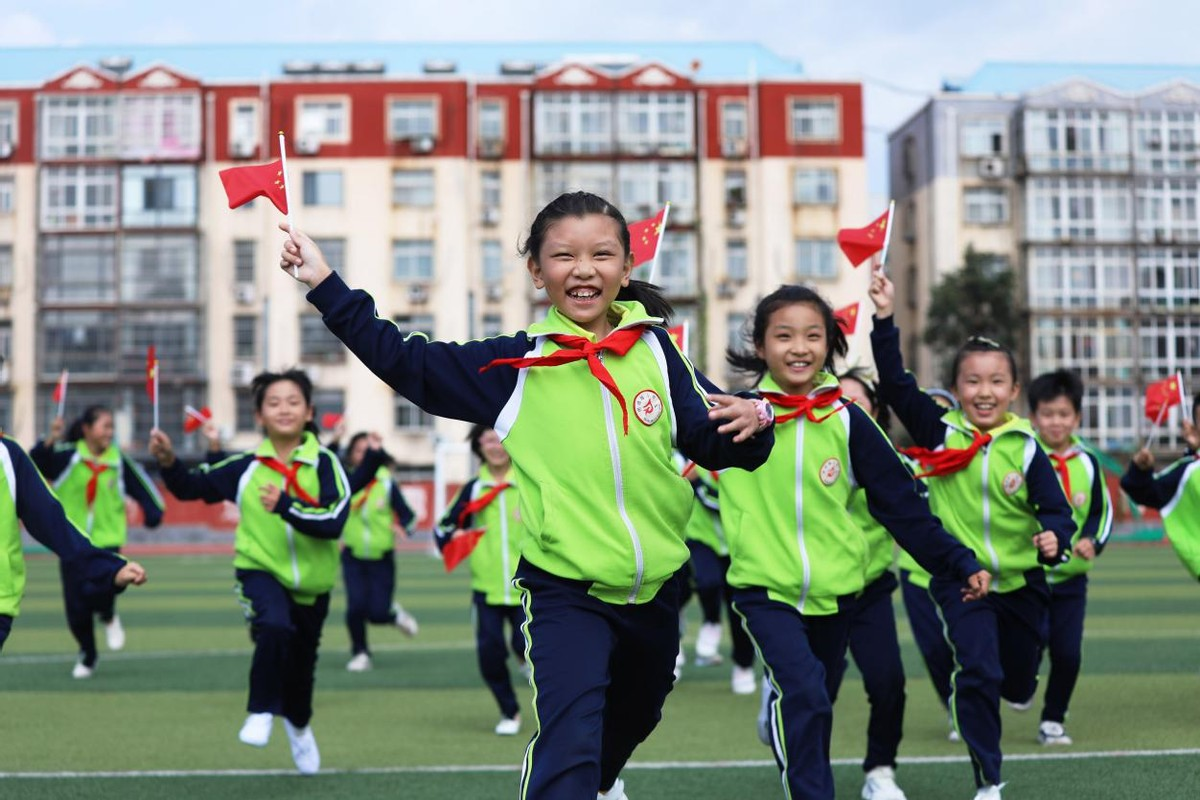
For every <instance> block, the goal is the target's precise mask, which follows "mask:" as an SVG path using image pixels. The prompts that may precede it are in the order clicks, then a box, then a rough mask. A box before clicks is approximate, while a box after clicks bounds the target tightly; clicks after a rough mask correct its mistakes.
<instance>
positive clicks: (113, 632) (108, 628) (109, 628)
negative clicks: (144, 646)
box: [104, 614, 125, 650]
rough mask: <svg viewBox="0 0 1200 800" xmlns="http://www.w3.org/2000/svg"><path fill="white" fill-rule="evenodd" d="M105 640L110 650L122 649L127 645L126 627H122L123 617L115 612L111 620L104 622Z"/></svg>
mask: <svg viewBox="0 0 1200 800" xmlns="http://www.w3.org/2000/svg"><path fill="white" fill-rule="evenodd" d="M104 642H105V643H106V644H107V645H108V649H109V650H120V649H121V648H122V647H124V646H125V629H124V628H123V627H121V618H120V617H118V616H117V615H116V614H113V618H112V620H111V621H109V622H106V623H104Z"/></svg>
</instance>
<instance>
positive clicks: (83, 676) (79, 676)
mask: <svg viewBox="0 0 1200 800" xmlns="http://www.w3.org/2000/svg"><path fill="white" fill-rule="evenodd" d="M95 672H96V668H95V667H94V666H93V667H89V666H88V665H87V664H84V663H83V659H82V658H80V659H78V660H76V661H75V666H74V667H72V668H71V677H72V678H74V679H75V680H77V681H82V680H87V679H88V678H90V677H92V675H93V674H94V673H95Z"/></svg>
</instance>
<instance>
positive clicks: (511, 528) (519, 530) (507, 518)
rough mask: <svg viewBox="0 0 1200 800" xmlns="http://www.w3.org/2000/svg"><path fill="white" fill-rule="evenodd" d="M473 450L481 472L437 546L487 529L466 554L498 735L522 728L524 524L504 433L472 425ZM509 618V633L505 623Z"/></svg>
mask: <svg viewBox="0 0 1200 800" xmlns="http://www.w3.org/2000/svg"><path fill="white" fill-rule="evenodd" d="M468 441H470V443H471V452H472V453H474V454H475V457H476V458H478V459H479V460H480V462H481V463H480V466H479V474H478V475H476V476H475V477H474V478H471V480H469V481H467V482H466V483H464V484H463V486H462V488H461V489H459V490H458V494H457V495H455V497H454V502H452V503H451V504H450V508H449V509H447V511H446V514H445V516H443V517H442V519H441V521H440V522H439V523H438V526H437V530H436V531H434V535H435V536H436V539H437V546H438V549H439V550H445V549H446V545H448V544H450V542H451V541H453V540H454V539H457V538H459V537H461V536H467V535H469V532H470V531H482V532H483V533H484V535H483V536H481V537H480V538H479V540H478V542H477V543H476V545H475V549H474V550H472V551H471V555H470V557H469V558H468V560H469V561H470V564H471V603H472V610H473V614H472V616H473V617H474V621H475V655H476V656H477V658H478V660H479V674H480V675H482V676H483V682H484V683H486V684H487V687H488V689H490V690H491V692H492V696H493V697H495V698H496V703H497V704H498V705H499V706H500V721H499V722H497V723H496V735H497V736H515V735H516V734H517V733H519V732H520V730H521V713H520V712H521V708H520V706H519V705H518V704H517V695H516V693H515V692H513V688H512V682H511V681H510V680H509V674H508V652H509V649H510V648H511V649H512V654H513V656H514V657H515V658H516V659H517V664H518V665H519V667H520V669H521V671H522V672H523V673H524V672H525V670H526V665H525V636H524V635H523V634H522V633H521V626H522V625H523V624H524V622H525V615H524V613H523V612H522V611H521V598H520V593H519V592H518V591H517V590H516V587H514V586H513V584H512V580H513V576H514V575H515V574H516V571H517V562H518V561H520V559H521V539H522V538H523V537H524V535H525V526H524V525H523V524H522V523H521V512H520V505H519V496H518V494H517V487H516V486H515V485H514V484H513V483H512V482H511V481H510V480H509V479H510V478H511V477H512V476H511V475H510V474H509V473H510V468H511V467H512V459H510V458H509V457H508V451H507V450H505V449H504V444H503V443H502V442H501V441H500V436H499V435H498V434H497V433H496V432H495V431H494V430H492V429H491V428H489V427H487V426H486V425H475V426H473V427H472V428H471V433H470V436H469V437H468ZM506 622H507V623H508V634H507V636H506V635H505V632H504V624H505V623H506Z"/></svg>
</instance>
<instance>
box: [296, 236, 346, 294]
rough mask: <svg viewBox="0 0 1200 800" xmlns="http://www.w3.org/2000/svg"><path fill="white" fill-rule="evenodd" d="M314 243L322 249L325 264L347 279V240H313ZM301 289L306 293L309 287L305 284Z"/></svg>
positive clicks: (301, 285)
mask: <svg viewBox="0 0 1200 800" xmlns="http://www.w3.org/2000/svg"><path fill="white" fill-rule="evenodd" d="M313 243H314V244H315V245H316V246H317V247H319V248H321V255H323V256H325V263H326V264H328V265H329V268H330V269H332V270H335V271H337V272H338V274H340V275H341V276H342V277H343V278H345V277H346V240H345V239H341V238H332V237H330V238H320V239H313ZM300 288H301V289H303V290H304V291H305V292H307V291H308V287H307V286H305V285H304V284H303V283H301V284H300Z"/></svg>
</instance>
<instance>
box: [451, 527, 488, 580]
mask: <svg viewBox="0 0 1200 800" xmlns="http://www.w3.org/2000/svg"><path fill="white" fill-rule="evenodd" d="M483 534H484V529H483V528H472V529H470V530H464V531H463V532H462V533H460V534H459V535H458V536H455V537H454V538H453V539H451V540H450V541H448V542H446V546H445V547H443V548H442V561H443V562H445V564H446V572H453V571H454V568H455V567H457V566H458V565H459V564H461V563H462V561H463V559H464V558H466V557H467V556H469V555H471V551H473V550H474V549H475V545H477V544H479V540H480V538H482V537H483Z"/></svg>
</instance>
